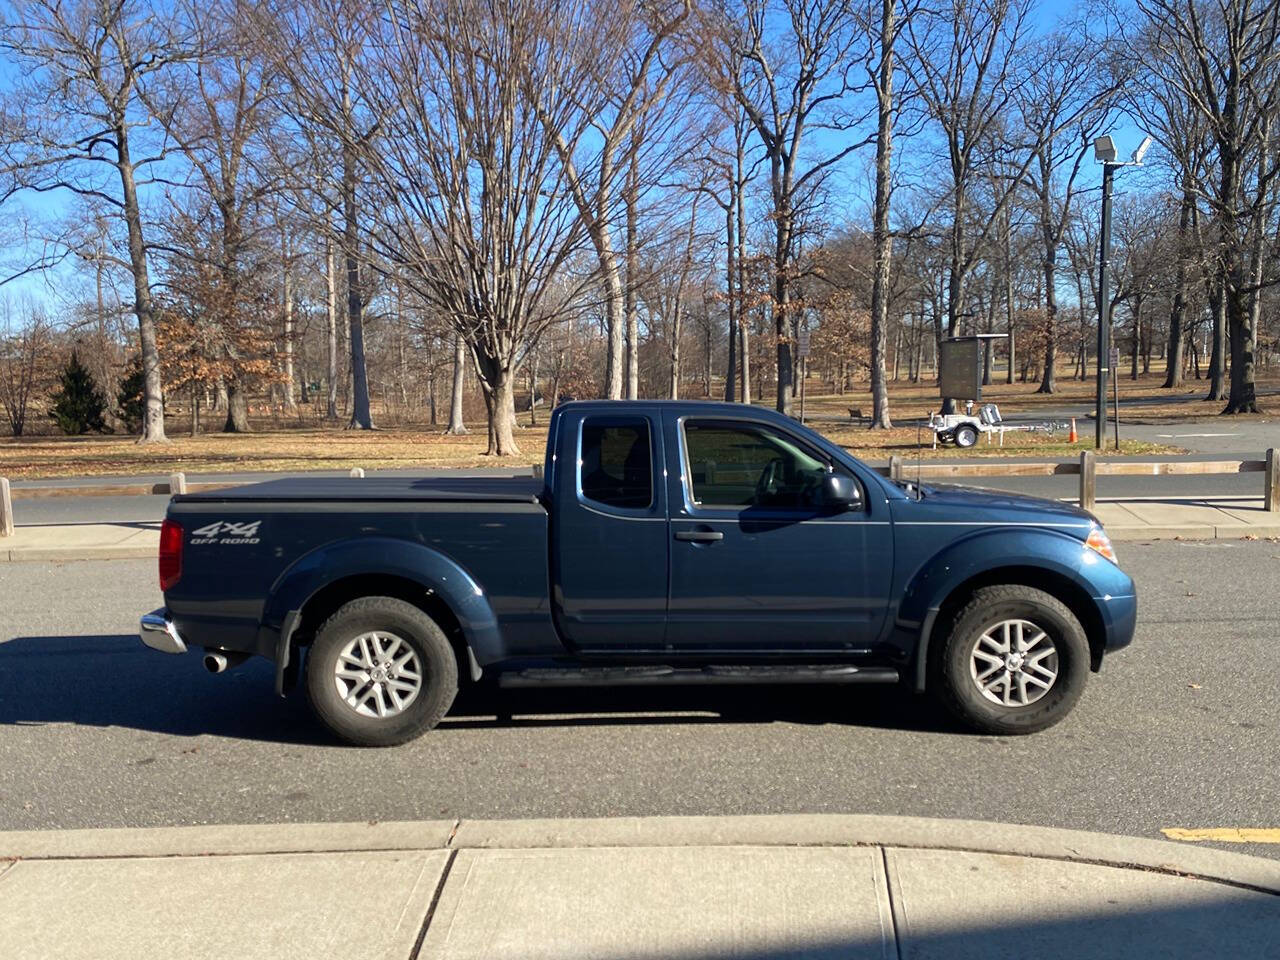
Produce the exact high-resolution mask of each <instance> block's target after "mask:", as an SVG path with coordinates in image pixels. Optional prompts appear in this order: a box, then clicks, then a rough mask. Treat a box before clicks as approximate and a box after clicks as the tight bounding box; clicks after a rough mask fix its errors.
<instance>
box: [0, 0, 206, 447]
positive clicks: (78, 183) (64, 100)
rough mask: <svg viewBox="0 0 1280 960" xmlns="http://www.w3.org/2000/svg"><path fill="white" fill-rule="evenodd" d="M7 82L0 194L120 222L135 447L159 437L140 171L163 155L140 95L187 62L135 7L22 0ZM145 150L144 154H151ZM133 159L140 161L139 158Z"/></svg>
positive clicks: (156, 21) (14, 11)
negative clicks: (68, 203)
mask: <svg viewBox="0 0 1280 960" xmlns="http://www.w3.org/2000/svg"><path fill="white" fill-rule="evenodd" d="M0 50H3V51H4V53H5V54H7V55H8V56H9V57H11V58H12V62H13V66H14V72H15V73H16V77H15V79H14V81H13V85H12V88H11V90H10V93H9V96H8V97H6V101H5V109H4V125H5V129H4V130H3V136H2V137H0V139H2V140H3V142H4V146H3V147H2V148H0V150H2V152H0V176H2V177H3V178H4V182H3V185H0V199H3V198H6V197H8V196H11V195H13V194H15V193H18V192H20V191H33V192H38V193H44V192H49V191H65V192H67V193H69V194H72V195H74V196H76V197H80V198H83V199H89V200H92V201H94V202H96V203H98V204H100V205H101V206H102V207H103V208H104V209H107V210H110V211H111V212H112V213H113V215H115V216H117V217H119V218H120V220H121V221H122V222H123V223H124V225H125V227H126V232H127V252H125V253H123V254H122V255H121V256H120V257H118V258H117V259H118V260H119V261H120V262H123V263H124V264H125V265H126V266H127V267H128V269H129V271H130V272H131V274H132V276H133V291H134V303H133V310H134V313H135V315H136V316H137V320H138V339H139V341H140V344H141V348H142V369H143V374H144V379H145V388H144V393H143V396H144V411H143V418H142V430H141V438H140V440H141V442H144V443H157V442H163V441H164V440H165V433H164V404H163V402H162V399H161V397H162V392H163V391H162V388H161V376H160V356H159V353H158V351H157V348H156V320H155V315H154V311H153V307H152V301H151V278H150V274H149V271H148V265H147V256H148V250H149V248H148V245H147V241H146V238H145V231H144V224H143V216H142V202H141V200H140V198H139V187H140V186H145V185H146V184H147V183H148V182H149V181H148V179H147V178H145V177H144V178H143V179H141V180H140V179H139V171H140V170H143V169H150V165H151V164H155V163H158V162H160V161H162V160H163V159H164V151H163V148H162V147H161V146H159V145H152V144H148V143H146V141H145V139H144V138H145V131H144V129H143V128H144V127H145V125H146V123H147V117H146V115H145V111H144V110H143V109H142V107H141V105H140V103H139V92H140V90H141V89H142V88H143V87H144V86H145V85H146V84H147V83H148V82H150V81H151V80H152V79H154V78H155V77H156V76H157V75H159V74H162V73H163V72H164V71H165V70H166V69H167V68H168V67H169V66H170V64H171V63H172V62H173V61H174V60H175V59H177V58H179V57H182V56H186V55H189V53H190V51H189V50H188V49H186V47H185V44H184V43H183V42H182V40H181V39H179V38H176V37H175V36H174V33H173V31H172V30H171V29H170V25H169V24H168V23H167V22H165V20H164V18H162V17H161V16H159V15H158V14H157V12H156V11H155V10H154V9H153V8H152V7H151V6H150V5H148V4H146V3H142V2H135V0H70V2H61V0H21V2H18V3H15V4H12V5H10V7H9V10H8V14H7V16H6V17H5V20H4V22H3V26H2V27H0ZM148 148H150V149H148ZM139 153H141V155H140V156H139V155H138V154H139Z"/></svg>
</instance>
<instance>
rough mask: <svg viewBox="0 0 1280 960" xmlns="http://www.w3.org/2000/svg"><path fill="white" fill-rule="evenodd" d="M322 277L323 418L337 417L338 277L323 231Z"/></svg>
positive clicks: (326, 235)
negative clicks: (324, 345) (324, 343)
mask: <svg viewBox="0 0 1280 960" xmlns="http://www.w3.org/2000/svg"><path fill="white" fill-rule="evenodd" d="M324 266H325V269H324V278H325V287H326V291H325V292H326V299H325V307H326V312H327V316H326V331H325V332H326V333H327V334H328V357H327V358H326V360H327V366H326V376H327V379H328V384H327V386H328V399H327V400H326V402H325V413H324V415H325V418H326V419H328V420H337V419H338V277H337V268H336V265H335V264H334V262H333V238H332V237H330V236H329V234H328V232H327V231H326V233H325V238H324Z"/></svg>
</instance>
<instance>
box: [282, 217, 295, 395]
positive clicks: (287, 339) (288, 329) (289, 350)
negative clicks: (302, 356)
mask: <svg viewBox="0 0 1280 960" xmlns="http://www.w3.org/2000/svg"><path fill="white" fill-rule="evenodd" d="M280 247H281V254H282V256H281V261H282V266H283V268H284V408H285V411H286V412H287V413H296V412H297V410H298V404H297V402H296V401H295V400H294V398H293V379H294V371H293V270H292V268H291V267H290V264H289V239H288V235H287V234H285V233H283V232H282V233H281V235H280Z"/></svg>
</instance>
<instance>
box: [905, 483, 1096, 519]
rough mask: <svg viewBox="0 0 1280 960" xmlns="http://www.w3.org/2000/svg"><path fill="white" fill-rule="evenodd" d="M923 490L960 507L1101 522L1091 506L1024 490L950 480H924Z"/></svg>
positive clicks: (927, 495) (938, 500)
mask: <svg viewBox="0 0 1280 960" xmlns="http://www.w3.org/2000/svg"><path fill="white" fill-rule="evenodd" d="M923 492H924V497H925V500H927V501H931V502H932V503H935V504H937V505H938V506H946V507H955V508H956V509H958V510H982V511H988V510H989V511H1001V512H1006V513H1007V512H1016V513H1018V514H1020V515H1025V519H1026V520H1028V521H1034V520H1035V518H1036V517H1037V516H1038V517H1041V518H1043V519H1044V520H1046V521H1052V522H1058V523H1061V522H1062V520H1063V518H1064V517H1065V518H1067V519H1070V520H1087V521H1089V522H1090V523H1097V522H1098V520H1097V518H1096V517H1094V515H1093V514H1091V513H1090V512H1089V511H1088V510H1082V509H1081V508H1080V507H1077V506H1075V505H1074V504H1071V503H1064V502H1063V501H1061V500H1047V499H1045V498H1044V497H1032V496H1028V495H1027V494H1023V493H1008V492H1006V491H1004V490H985V489H979V488H977V487H962V486H960V485H958V484H951V483H925V484H923ZM1032 515H1034V516H1032Z"/></svg>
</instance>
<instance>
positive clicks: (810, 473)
mask: <svg viewBox="0 0 1280 960" xmlns="http://www.w3.org/2000/svg"><path fill="white" fill-rule="evenodd" d="M684 438H685V451H686V455H687V456H688V462H689V488H690V493H691V494H692V497H693V501H694V502H695V503H696V504H698V505H699V506H703V507H742V508H746V507H767V508H771V509H783V510H786V509H797V510H799V509H813V508H814V507H816V506H817V505H818V503H819V499H820V497H821V489H822V477H823V475H824V474H825V473H826V472H827V466H826V464H825V463H823V462H822V461H821V460H819V459H817V458H816V457H814V456H812V455H811V454H809V453H808V452H807V451H805V450H803V449H802V448H800V447H799V446H797V445H796V444H794V443H793V442H791V441H790V440H788V439H787V438H786V437H784V436H782V435H781V434H778V433H775V432H773V431H771V430H766V429H762V428H759V427H755V426H751V425H746V424H743V425H735V424H725V423H707V422H703V423H700V422H698V421H687V422H686V423H685V426H684Z"/></svg>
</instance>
